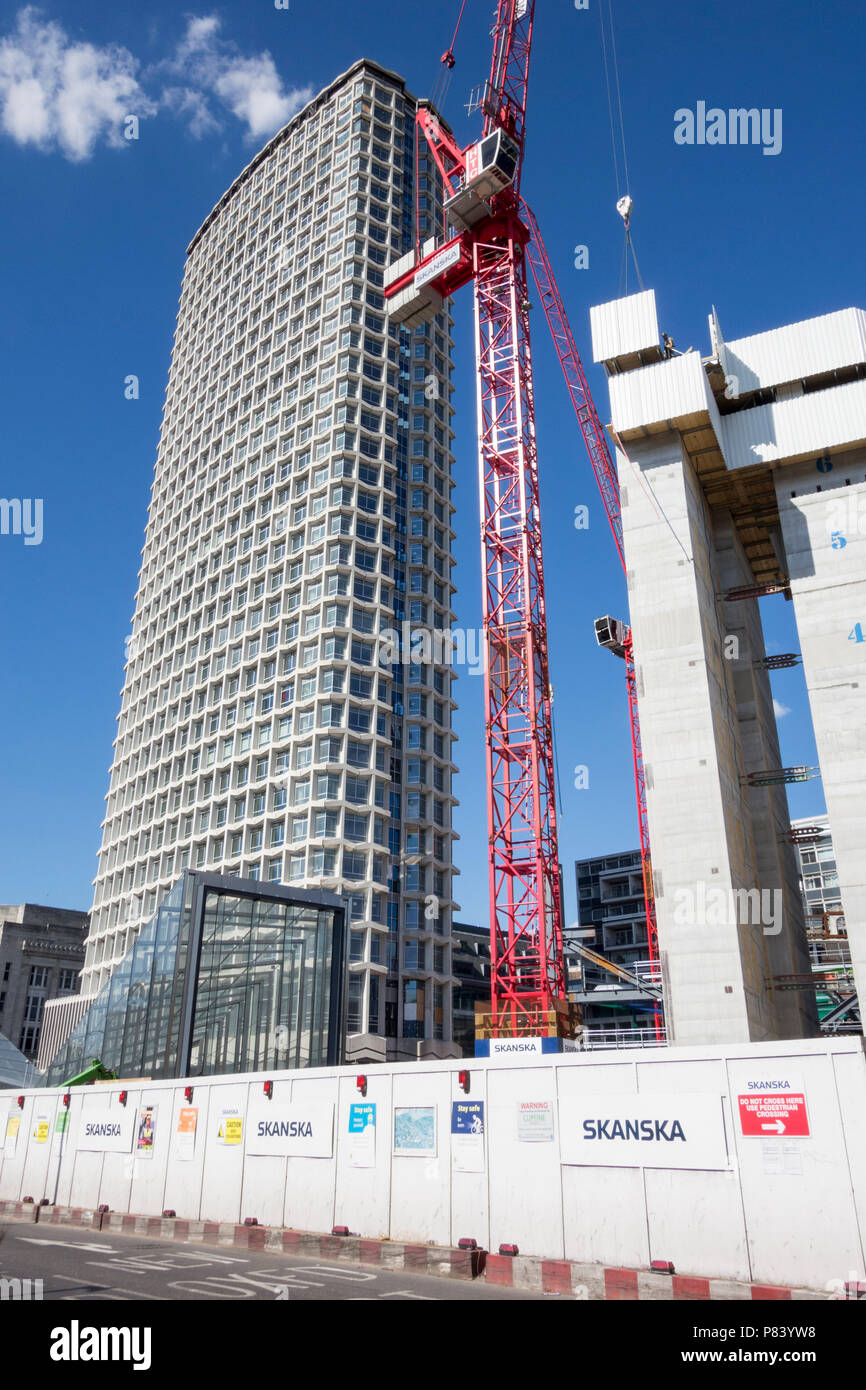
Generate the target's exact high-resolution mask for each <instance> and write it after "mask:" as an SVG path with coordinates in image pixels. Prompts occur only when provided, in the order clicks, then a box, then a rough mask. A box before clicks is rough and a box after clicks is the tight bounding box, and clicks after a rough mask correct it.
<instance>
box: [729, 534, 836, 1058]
mask: <svg viewBox="0 0 866 1390" xmlns="http://www.w3.org/2000/svg"><path fill="white" fill-rule="evenodd" d="M712 515H713V528H714V536H715V554H716V567H717V574H718V577H719V585H720V590H721V591H722V592H726V591H728V590H730V589H734V588H740V587H745V586H746V585H749V584H752V583H754V577H753V575H752V570H751V566H750V565H749V561H748V558H747V556H746V555H745V552H744V551H743V547H742V543H741V541H740V538H739V536H738V534H737V530H736V527H735V526H734V524H733V522H732V519H731V515H730V512H728V511H727V509H725V508H721V507H716V508H713V509H712ZM772 601H773V602H776V603H784V602H785V600H784V599H783V598H782V597H781V596H779V597H778V598H775V599H774V600H772ZM721 616H722V622H723V624H724V629H725V637H724V642H723V652H724V656H725V659H726V661H728V662H729V664H730V671H731V676H732V680H733V689H734V700H735V704H736V709H737V720H738V724H739V732H740V744H741V748H742V754H743V767H744V769H745V771H746V773H750V772H763V771H769V770H771V769H772V768H779V767H781V766H782V758H781V753H780V751H779V731H778V728H777V726H776V716H775V712H774V709H773V694H772V690H771V688H770V677H769V673H768V672H767V671H766V669H765V668H764V667H763V665H762V662H763V659H764V657H765V656H766V649H765V647H764V632H763V626H762V623H761V613H760V608H759V606H758V601H757V599H753V598H752V599H744V600H741V601H739V602H737V603H728V602H724V603H722V605H721ZM744 800H745V804H746V808H747V809H748V813H749V816H750V821H751V833H752V843H753V844H754V847H755V864H756V868H757V883H759V884H760V888H761V893H762V895H764V896H762V899H761V904H762V911H763V917H764V921H763V926H764V932H763V938H764V939H763V946H764V956H765V961H766V970H767V979H769V980H771V979H772V978H773V977H775V976H778V975H809V974H811V968H812V967H811V963H810V960H809V952H808V946H807V942H806V927H805V918H804V916H803V900H802V898H801V896H800V882H799V870H798V864H797V855H796V851H795V849H794V846H793V845H791V844H789V843H788V842H787V840H786V838H785V836H786V833H787V831H788V830H789V828H790V813H789V810H788V798H787V795H786V791H785V787H784V785H776V786H770V787H746V788H745V790H744ZM773 993H774V996H775V997H774V1000H773V1005H774V1008H775V1013H776V1026H777V1028H778V1029H779V1034H778V1035H779V1036H780V1037H782V1038H796V1037H809V1036H814V1035H816V1034H817V1033H818V1031H819V1027H818V1013H817V1008H816V1005H815V996H814V993H813V991H812V990H781V989H779V990H775V991H774V992H773Z"/></svg>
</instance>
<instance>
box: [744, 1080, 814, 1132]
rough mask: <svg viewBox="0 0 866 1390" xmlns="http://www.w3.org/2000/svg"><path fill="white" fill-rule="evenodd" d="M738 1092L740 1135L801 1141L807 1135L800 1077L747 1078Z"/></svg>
mask: <svg viewBox="0 0 866 1390" xmlns="http://www.w3.org/2000/svg"><path fill="white" fill-rule="evenodd" d="M738 1089H739V1095H738V1096H737V1108H738V1110H739V1115H740V1129H741V1130H742V1133H743V1134H744V1135H747V1136H748V1135H754V1136H759V1137H760V1138H762V1139H769V1138H772V1137H774V1136H776V1135H779V1136H781V1135H786V1136H788V1137H793V1138H803V1137H805V1136H807V1135H809V1133H810V1132H811V1131H810V1129H809V1116H808V1113H807V1111H806V1094H805V1090H804V1088H803V1082H802V1079H801V1077H800V1076H798V1075H796V1074H794V1073H791V1072H785V1073H782V1074H778V1075H777V1074H773V1075H770V1073H767V1075H765V1076H756V1075H752V1076H747V1077H746V1079H745V1081H743V1082H742V1083H741V1085H740V1086H739V1088H738Z"/></svg>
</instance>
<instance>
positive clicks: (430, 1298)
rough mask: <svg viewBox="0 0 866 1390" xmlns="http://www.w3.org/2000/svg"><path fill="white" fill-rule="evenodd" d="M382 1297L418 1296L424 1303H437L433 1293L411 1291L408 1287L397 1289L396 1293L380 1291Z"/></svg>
mask: <svg viewBox="0 0 866 1390" xmlns="http://www.w3.org/2000/svg"><path fill="white" fill-rule="evenodd" d="M379 1297H380V1298H417V1299H420V1300H421V1301H422V1302H424V1303H435V1302H436V1298H435V1296H434V1295H433V1294H426V1293H410V1292H409V1290H408V1289H397V1290H395V1292H394V1293H380V1294H379Z"/></svg>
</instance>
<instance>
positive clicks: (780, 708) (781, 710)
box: [773, 698, 791, 719]
mask: <svg viewBox="0 0 866 1390" xmlns="http://www.w3.org/2000/svg"><path fill="white" fill-rule="evenodd" d="M773 713H774V714H775V716H776V718H777V719H784V718H785V715H786V714H790V713H791V711H790V709H789V708H788V706H787V705H783V704H782V702H781V700H776V699H775V698H774V700H773Z"/></svg>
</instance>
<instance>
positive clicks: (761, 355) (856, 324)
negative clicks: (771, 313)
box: [720, 309, 866, 393]
mask: <svg viewBox="0 0 866 1390" xmlns="http://www.w3.org/2000/svg"><path fill="white" fill-rule="evenodd" d="M720 356H721V359H722V361H723V365H724V367H725V371H726V372H727V373H730V374H732V375H734V376H736V377H737V379H738V382H739V390H740V392H741V393H742V392H745V391H757V390H759V389H760V388H761V387H765V386H779V385H782V384H783V383H785V382H789V381H799V380H801V379H802V378H804V377H809V376H817V375H819V374H820V373H822V372H829V371H833V370H835V369H837V368H839V367H847V366H850V365H851V364H852V363H855V362H866V313H864V311H863V310H862V309H841V310H839V312H838V313H835V314H822V315H821V316H820V317H819V318H814V319H804V320H803V321H802V322H800V323H791V324H787V325H786V326H785V327H784V328H774V329H772V331H770V332H768V333H756V334H754V335H753V336H752V337H750V338H737V339H735V340H734V342H731V343H725V344H724V345H723V347H722V353H721V354H720Z"/></svg>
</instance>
